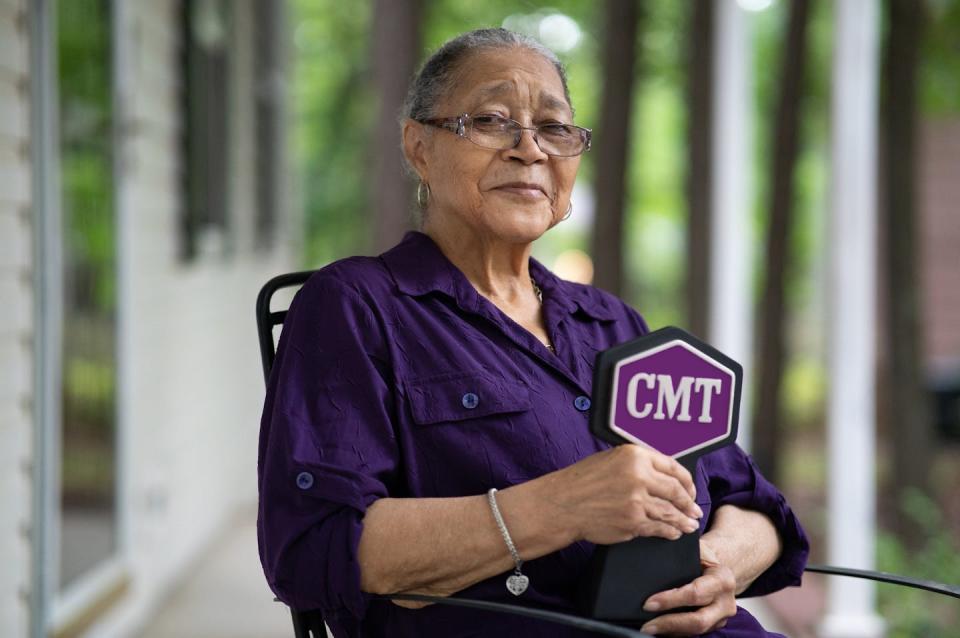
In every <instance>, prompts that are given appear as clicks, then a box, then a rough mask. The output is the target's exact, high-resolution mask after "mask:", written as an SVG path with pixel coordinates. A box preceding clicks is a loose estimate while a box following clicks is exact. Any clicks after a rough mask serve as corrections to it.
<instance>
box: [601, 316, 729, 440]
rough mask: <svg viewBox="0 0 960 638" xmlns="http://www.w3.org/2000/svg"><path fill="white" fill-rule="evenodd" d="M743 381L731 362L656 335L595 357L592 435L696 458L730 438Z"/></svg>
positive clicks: (682, 335)
mask: <svg viewBox="0 0 960 638" xmlns="http://www.w3.org/2000/svg"><path fill="white" fill-rule="evenodd" d="M742 379H743V368H742V367H741V366H740V364H738V363H737V362H736V361H734V360H732V359H731V358H730V357H727V356H726V355H724V354H723V353H721V352H720V351H718V350H717V349H715V348H713V347H712V346H710V345H708V344H706V343H703V342H702V341H700V340H699V339H697V338H696V337H694V336H693V335H691V334H689V333H687V332H685V331H683V330H680V329H679V328H674V327H668V328H663V329H661V330H657V331H656V332H652V333H650V334H648V335H645V336H643V337H640V338H638V339H634V340H632V341H629V342H627V343H624V344H621V345H619V346H616V347H615V348H611V349H610V350H606V351H604V352H602V353H600V354H599V355H598V358H597V365H596V367H595V369H594V388H593V393H594V406H595V409H594V411H593V414H592V415H591V429H592V430H593V432H594V434H596V435H597V436H600V437H601V438H603V439H605V440H607V441H610V442H612V443H623V442H626V441H629V442H633V443H641V444H644V445H649V446H651V447H653V448H655V449H657V450H659V451H660V452H663V453H664V454H667V455H669V456H672V457H674V458H681V457H688V458H693V457H699V456H701V455H703V454H705V453H707V452H709V451H711V450H714V449H716V448H718V447H721V446H723V445H726V444H728V443H731V442H733V441H734V440H735V439H736V436H737V421H738V415H739V409H740V387H741V383H742Z"/></svg>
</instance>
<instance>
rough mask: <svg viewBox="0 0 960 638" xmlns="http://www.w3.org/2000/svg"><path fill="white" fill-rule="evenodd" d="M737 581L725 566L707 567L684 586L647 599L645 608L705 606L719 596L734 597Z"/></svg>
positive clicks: (659, 609) (662, 608) (660, 609)
mask: <svg viewBox="0 0 960 638" xmlns="http://www.w3.org/2000/svg"><path fill="white" fill-rule="evenodd" d="M735 586H736V581H734V580H733V574H732V572H730V570H728V569H724V568H715V567H711V568H707V569H706V570H705V571H704V572H703V575H702V576H700V577H699V578H695V579H694V580H693V581H691V582H689V583H687V584H686V585H684V586H683V587H677V588H675V589H668V590H666V591H662V592H660V593H658V594H654V595H653V596H651V597H650V598H648V599H647V601H646V603H645V604H644V606H643V608H644V609H645V610H647V611H662V610H664V609H676V608H677V607H703V606H704V605H708V604H710V603H712V602H714V601H715V600H716V599H718V598H722V597H724V596H728V597H729V598H731V599H733V597H734V596H733V593H734V588H735Z"/></svg>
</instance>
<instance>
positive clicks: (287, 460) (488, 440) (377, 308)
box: [258, 232, 808, 638]
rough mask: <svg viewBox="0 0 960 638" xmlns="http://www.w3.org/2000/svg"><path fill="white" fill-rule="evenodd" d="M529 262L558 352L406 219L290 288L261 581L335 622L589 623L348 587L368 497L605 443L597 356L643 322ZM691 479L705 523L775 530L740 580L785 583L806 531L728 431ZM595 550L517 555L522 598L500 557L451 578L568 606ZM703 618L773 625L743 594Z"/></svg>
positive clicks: (455, 627) (504, 630)
mask: <svg viewBox="0 0 960 638" xmlns="http://www.w3.org/2000/svg"><path fill="white" fill-rule="evenodd" d="M529 268H530V274H531V276H532V277H533V278H534V279H535V280H536V282H537V284H538V285H539V286H540V288H541V289H542V291H543V312H544V317H545V321H546V325H547V330H548V332H549V334H550V337H551V341H552V342H553V344H554V347H555V348H556V354H554V353H552V352H550V351H549V350H548V349H547V348H546V347H545V346H544V345H543V344H542V343H541V342H540V341H539V340H538V339H537V338H536V337H534V336H533V335H532V334H531V333H530V332H529V331H528V330H526V329H524V328H523V327H521V326H520V325H519V324H517V323H516V322H514V321H513V320H512V319H510V318H509V317H508V316H507V315H505V314H504V313H503V312H501V311H500V310H499V309H498V308H497V307H496V306H495V305H494V304H492V303H490V302H489V301H488V300H487V299H485V298H484V297H482V296H481V295H480V294H479V293H477V291H476V289H475V288H474V287H473V285H472V284H470V282H469V281H468V280H467V278H466V277H465V276H464V275H463V273H462V272H461V271H460V270H459V269H458V268H457V267H456V266H454V265H453V264H452V263H451V262H450V261H449V260H448V259H447V258H446V256H444V254H443V253H442V252H441V251H440V249H439V248H438V246H437V245H436V244H435V243H434V242H433V240H432V239H431V238H430V237H429V236H427V235H425V234H423V233H419V232H409V233H407V235H406V236H405V237H404V239H403V241H402V242H400V243H399V244H398V245H397V246H395V247H394V248H392V249H391V250H389V251H387V252H385V253H384V254H382V255H380V256H379V257H351V258H348V259H343V260H340V261H337V262H334V263H332V264H330V265H328V266H327V267H325V268H323V269H322V270H320V271H319V272H318V273H316V274H315V275H313V276H312V277H311V278H310V280H309V281H308V282H307V283H306V284H305V285H304V287H303V288H302V289H301V290H300V292H299V293H298V294H297V295H296V297H295V298H294V300H293V303H292V304H291V306H290V311H289V314H288V316H287V319H286V322H285V324H284V328H283V332H282V334H281V336H280V342H279V346H278V351H277V358H276V362H275V364H274V367H273V371H272V374H271V376H270V381H269V384H268V389H267V396H266V402H265V404H264V410H263V418H262V421H261V428H260V450H259V459H258V474H259V490H260V508H259V516H258V533H259V546H260V559H261V562H262V565H263V569H264V573H265V574H266V577H267V581H268V582H269V584H270V587H271V589H272V590H273V591H274V593H275V594H276V595H277V596H278V597H279V598H280V599H281V600H282V601H283V602H285V603H287V604H288V605H290V606H291V607H293V608H294V609H304V610H305V609H316V608H320V609H323V610H324V616H325V618H326V619H327V623H328V625H329V626H330V628H331V630H332V631H333V633H334V635H335V636H337V637H338V638H340V637H344V636H350V637H354V636H359V635H361V633H362V635H363V636H367V637H377V636H390V637H391V638H398V637H403V636H411V637H414V636H416V637H422V636H433V635H436V636H444V637H449V638H453V637H455V636H464V637H466V636H478V637H479V636H498V637H501V636H521V635H522V636H544V637H546V636H550V637H556V636H586V635H589V634H586V633H583V632H577V631H575V630H573V629H566V628H564V627H561V626H559V625H554V624H550V623H544V622H542V621H533V620H529V619H521V618H518V617H513V616H507V615H501V614H495V613H492V612H482V611H474V610H467V609H463V608H455V607H449V606H443V605H431V606H428V607H425V608H422V609H416V610H412V609H405V608H402V607H399V606H397V605H394V604H392V603H390V602H389V601H385V600H380V599H375V598H372V597H371V596H370V595H368V594H366V593H365V592H363V591H361V590H360V570H359V565H358V562H357V547H358V545H359V541H360V533H361V530H362V529H363V517H364V512H366V509H367V508H368V507H369V506H370V504H371V503H373V502H374V501H376V500H377V499H378V498H382V497H385V496H391V497H440V496H464V495H474V494H483V493H485V492H486V491H487V490H488V489H489V488H491V487H496V488H499V489H502V488H506V487H509V486H511V485H514V484H516V483H521V482H524V481H527V480H530V479H533V478H536V477H538V476H541V475H543V474H545V473H547V472H551V471H554V470H557V469H559V468H562V467H565V466H568V465H570V464H572V463H575V462H577V461H579V460H580V459H582V458H584V457H586V456H588V455H590V454H593V453H595V452H599V451H601V450H603V449H606V448H607V447H609V445H608V444H606V443H604V442H602V441H600V440H598V439H596V438H595V437H594V436H593V435H592V434H590V432H589V429H588V416H589V409H590V402H589V398H590V394H591V393H590V389H591V384H592V374H593V363H594V358H595V356H596V354H597V352H598V351H600V350H604V349H606V348H609V347H611V346H614V345H617V344H619V343H622V342H624V341H627V340H629V339H632V338H634V337H636V336H639V335H642V334H644V333H646V332H647V326H646V324H645V323H644V321H643V319H642V318H641V316H640V315H639V314H638V313H637V312H636V311H635V310H633V309H632V308H631V307H630V306H628V305H627V304H626V303H624V302H623V301H621V300H620V299H618V298H617V297H615V296H613V295H611V294H608V293H606V292H604V291H602V290H599V289H597V288H593V287H591V286H585V285H581V284H576V283H571V282H569V281H564V280H562V279H559V278H558V277H556V276H555V275H553V274H552V273H551V272H550V271H549V270H547V269H546V268H545V267H544V266H543V265H542V264H540V263H539V262H538V261H536V260H535V259H532V258H531V259H530V264H529ZM695 480H696V485H697V502H698V503H699V504H700V507H701V508H702V509H703V511H704V517H703V519H702V520H701V531H703V530H704V529H706V528H707V527H709V524H710V517H711V511H712V510H713V509H715V508H716V507H718V506H720V505H722V504H725V503H731V504H735V505H739V506H741V507H745V508H750V509H754V510H758V511H761V512H763V513H765V514H766V515H767V516H769V517H770V518H771V519H772V521H773V522H774V524H775V525H776V527H777V529H778V530H779V532H780V534H781V537H782V539H783V546H784V550H783V554H782V555H781V556H780V558H779V559H778V560H777V562H776V563H775V564H774V565H773V566H772V567H770V569H768V570H767V571H766V572H765V573H764V574H763V575H761V576H760V578H758V579H757V580H756V581H755V582H754V583H753V584H752V585H751V587H750V589H748V590H747V591H746V592H745V593H744V595H745V596H750V595H760V594H765V593H769V592H772V591H776V590H778V589H781V588H783V587H785V586H788V585H798V584H799V583H800V578H801V574H802V572H803V567H804V565H805V563H806V559H807V553H808V542H807V537H806V535H805V534H804V531H803V529H802V528H801V526H800V522H799V521H798V520H797V517H796V516H795V515H794V513H793V512H792V511H791V509H790V507H789V506H788V505H787V503H786V502H785V501H784V498H783V496H782V495H781V494H780V492H779V491H778V490H777V489H776V488H775V487H774V486H773V485H772V484H770V483H769V482H768V481H767V480H766V479H764V477H763V476H761V475H760V473H759V471H758V470H757V468H756V466H755V465H754V464H753V461H752V460H751V458H750V457H749V456H747V455H746V454H744V452H743V451H741V450H740V448H739V447H737V446H728V447H726V448H723V449H721V450H718V451H716V452H713V453H711V454H708V455H706V456H704V457H703V458H702V459H701V460H700V462H699V464H698V467H697V472H696V476H695ZM490 533H491V534H495V533H497V532H496V528H495V527H494V526H493V519H492V518H491V527H490ZM592 551H593V545H591V544H590V543H587V542H578V543H574V544H572V545H570V546H568V547H566V548H564V549H561V550H559V551H557V552H554V553H552V554H549V555H547V556H543V557H541V558H538V559H536V560H532V561H529V562H526V563H525V564H524V572H525V573H526V574H527V575H528V576H529V577H530V587H529V589H528V590H527V591H526V592H525V593H524V594H523V595H522V596H520V597H519V599H518V598H515V597H514V596H513V595H511V594H510V593H509V592H507V590H506V588H505V587H504V581H505V578H506V574H503V575H499V576H496V577H493V578H490V579H487V580H485V581H482V582H479V583H477V584H475V585H473V586H471V587H469V588H467V589H465V590H462V591H461V592H458V593H457V594H456V595H457V596H463V597H467V598H480V599H486V600H493V601H500V602H510V603H521V604H527V605H533V606H540V607H548V608H553V609H559V610H567V611H573V607H572V604H573V599H574V593H575V590H576V585H577V582H578V579H579V577H580V575H581V574H582V572H583V570H584V568H585V567H586V564H587V561H588V559H589V557H590V554H591V552H592ZM504 552H506V547H504ZM710 635H711V636H725V637H728V638H732V637H735V636H767V635H772V634H767V633H766V632H765V631H764V630H763V629H762V628H761V627H760V625H759V624H758V623H757V622H756V621H755V620H754V619H753V618H752V617H751V616H750V615H749V614H748V613H747V612H746V611H745V610H742V609H740V610H739V611H738V613H737V615H736V616H735V617H734V618H731V619H730V620H729V623H728V625H727V627H725V628H724V629H723V630H721V631H719V632H716V633H712V634H710Z"/></svg>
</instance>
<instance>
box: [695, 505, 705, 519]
mask: <svg viewBox="0 0 960 638" xmlns="http://www.w3.org/2000/svg"><path fill="white" fill-rule="evenodd" d="M693 511H694V512H696V513H697V518H703V510H702V509H700V506H699V505H697V504H696V503H694V504H693Z"/></svg>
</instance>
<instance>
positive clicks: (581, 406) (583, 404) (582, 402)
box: [573, 394, 590, 412]
mask: <svg viewBox="0 0 960 638" xmlns="http://www.w3.org/2000/svg"><path fill="white" fill-rule="evenodd" d="M573 407H575V408H576V409H578V410H580V411H581V412H586V411H587V410H589V409H590V397H586V396H583V395H582V394H581V395H580V396H578V397H577V398H576V399H574V400H573Z"/></svg>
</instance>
